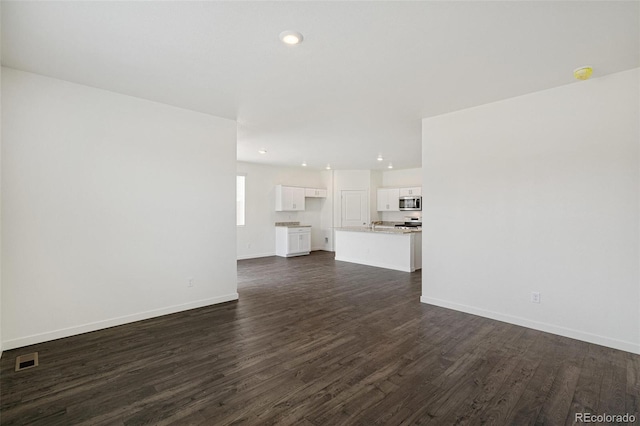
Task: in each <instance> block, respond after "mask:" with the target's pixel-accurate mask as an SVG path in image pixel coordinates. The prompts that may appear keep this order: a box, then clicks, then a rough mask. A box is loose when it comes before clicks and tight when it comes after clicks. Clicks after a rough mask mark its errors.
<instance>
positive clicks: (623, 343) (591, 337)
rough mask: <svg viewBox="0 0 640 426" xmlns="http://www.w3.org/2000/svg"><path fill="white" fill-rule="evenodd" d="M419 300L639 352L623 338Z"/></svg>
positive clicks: (474, 308)
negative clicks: (613, 337)
mask: <svg viewBox="0 0 640 426" xmlns="http://www.w3.org/2000/svg"><path fill="white" fill-rule="evenodd" d="M420 302H422V303H427V304H429V305H435V306H440V307H442V308H448V309H453V310H455V311H460V312H465V313H468V314H473V315H478V316H481V317H485V318H491V319H494V320H498V321H502V322H507V323H509V324H515V325H520V326H522V327H527V328H532V329H534V330H539V331H544V332H547V333H551V334H557V335H558V336H564V337H569V338H571V339H576V340H582V341H584V342H589V343H595V344H596V345H602V346H607V347H610V348H614V349H620V350H622V351H626V352H631V353H634V354H640V345H639V344H636V343H633V342H627V341H624V340H618V339H612V338H610V337H606V336H600V335H598V334H592V333H588V332H585V331H580V330H574V329H572V328H567V327H562V326H559V325H554V324H548V323H545V322H540V321H534V320H530V319H527V318H522V317H517V316H514V315H507V314H502V313H500V312H495V311H489V310H486V309H482V308H476V307H474V306H468V305H462V304H459V303H455V302H450V301H447V300H442V299H435V298H432V297H425V296H421V297H420Z"/></svg>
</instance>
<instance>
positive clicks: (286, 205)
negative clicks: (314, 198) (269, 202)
mask: <svg viewBox="0 0 640 426" xmlns="http://www.w3.org/2000/svg"><path fill="white" fill-rule="evenodd" d="M304 195H305V189H304V188H297V187H295V186H284V185H277V186H276V211H277V212H288V211H302V210H304Z"/></svg>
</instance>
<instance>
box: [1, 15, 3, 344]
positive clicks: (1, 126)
mask: <svg viewBox="0 0 640 426" xmlns="http://www.w3.org/2000/svg"><path fill="white" fill-rule="evenodd" d="M1 22H2V4H1V3H0V23H1ZM1 27H2V26H1V24H0V46H2V28H1ZM0 57H2V48H0ZM0 81H2V67H0ZM1 105H2V89H1V88H0V188H1V187H2V177H1V176H2V107H1ZM0 223H2V193H0ZM2 350H3V346H2V227H1V226H0V357H2Z"/></svg>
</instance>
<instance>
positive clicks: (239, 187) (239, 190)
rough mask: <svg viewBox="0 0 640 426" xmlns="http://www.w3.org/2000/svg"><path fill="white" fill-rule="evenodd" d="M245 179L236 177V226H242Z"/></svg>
mask: <svg viewBox="0 0 640 426" xmlns="http://www.w3.org/2000/svg"><path fill="white" fill-rule="evenodd" d="M245 177H246V176H236V225H237V226H244V198H245V197H244V192H245Z"/></svg>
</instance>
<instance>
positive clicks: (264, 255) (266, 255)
mask: <svg viewBox="0 0 640 426" xmlns="http://www.w3.org/2000/svg"><path fill="white" fill-rule="evenodd" d="M275 255H276V252H275V251H272V252H269V253H256V254H245V255H242V256H238V257H236V259H237V260H246V259H257V258H259V257H269V256H275Z"/></svg>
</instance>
